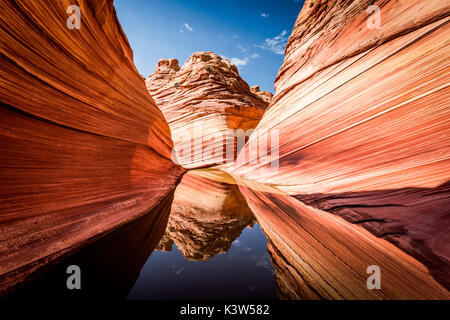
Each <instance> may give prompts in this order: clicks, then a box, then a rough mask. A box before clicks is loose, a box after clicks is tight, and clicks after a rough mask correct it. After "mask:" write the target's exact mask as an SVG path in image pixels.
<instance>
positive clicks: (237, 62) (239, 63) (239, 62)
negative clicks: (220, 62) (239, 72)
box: [229, 58, 248, 67]
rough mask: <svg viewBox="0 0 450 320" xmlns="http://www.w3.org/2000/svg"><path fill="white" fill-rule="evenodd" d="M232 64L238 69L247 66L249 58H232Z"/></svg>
mask: <svg viewBox="0 0 450 320" xmlns="http://www.w3.org/2000/svg"><path fill="white" fill-rule="evenodd" d="M229 60H230V62H231V63H232V64H234V65H235V66H236V67H243V66H245V65H247V63H248V58H244V59H239V58H231V59H229Z"/></svg>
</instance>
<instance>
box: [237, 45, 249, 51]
mask: <svg viewBox="0 0 450 320" xmlns="http://www.w3.org/2000/svg"><path fill="white" fill-rule="evenodd" d="M237 47H238V48H239V49H240V50H241V51H242V52H248V49H247V48H245V47H243V46H241V45H240V44H239V45H238V46H237Z"/></svg>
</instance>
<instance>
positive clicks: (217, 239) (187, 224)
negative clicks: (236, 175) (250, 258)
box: [157, 171, 254, 261]
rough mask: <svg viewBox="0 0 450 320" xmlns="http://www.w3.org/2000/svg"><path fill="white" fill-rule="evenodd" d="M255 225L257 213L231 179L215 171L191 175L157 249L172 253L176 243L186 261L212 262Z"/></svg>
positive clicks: (180, 188)
mask: <svg viewBox="0 0 450 320" xmlns="http://www.w3.org/2000/svg"><path fill="white" fill-rule="evenodd" d="M225 180H228V181H225ZM253 223H254V217H253V214H252V213H251V211H250V208H249V207H248V205H247V203H246V202H245V199H244V198H243V196H242V194H241V193H240V191H239V188H238V187H237V186H236V185H235V184H233V183H232V180H231V177H229V176H228V175H226V174H225V173H220V174H219V175H216V174H215V173H214V171H192V172H188V173H187V174H185V175H184V177H183V179H182V181H181V183H180V184H179V185H178V187H177V189H176V191H175V198H174V202H173V205H172V212H171V214H170V218H169V223H168V226H167V229H166V234H165V235H164V236H163V238H162V239H161V241H160V243H159V244H158V247H157V249H158V250H161V251H170V250H171V249H172V245H173V243H174V242H175V243H176V245H177V247H178V249H179V250H180V251H181V253H182V254H183V255H184V257H185V258H186V259H189V260H202V261H204V260H208V259H209V258H211V257H213V256H214V255H216V254H223V253H225V252H227V251H228V250H229V248H230V247H231V244H232V243H233V241H234V240H236V238H237V237H239V235H240V234H241V232H242V230H243V229H244V228H245V227H247V226H252V225H253Z"/></svg>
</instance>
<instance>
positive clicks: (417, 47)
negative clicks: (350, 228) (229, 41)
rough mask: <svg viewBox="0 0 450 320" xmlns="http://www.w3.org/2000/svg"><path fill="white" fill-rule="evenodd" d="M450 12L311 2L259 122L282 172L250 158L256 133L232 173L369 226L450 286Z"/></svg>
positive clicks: (340, 0)
mask: <svg viewBox="0 0 450 320" xmlns="http://www.w3.org/2000/svg"><path fill="white" fill-rule="evenodd" d="M371 5H375V6H377V7H378V8H379V9H380V18H381V19H380V22H381V24H380V25H379V26H378V28H377V26H376V25H375V23H376V19H375V17H374V16H373V15H375V14H376V10H374V9H376V7H371V8H370V9H371V10H369V11H370V13H369V12H368V11H367V9H369V6H371ZM449 16H450V3H449V2H448V1H428V0H418V1H381V0H380V1H373V0H360V1H349V0H334V1H325V0H314V1H310V0H307V1H305V4H304V6H303V9H302V11H301V12H300V14H299V16H298V18H297V21H296V23H295V26H294V28H293V30H292V34H291V36H290V38H289V40H288V43H287V46H286V50H285V59H284V63H283V65H282V66H281V69H280V71H279V73H278V76H277V78H276V81H275V95H274V97H273V100H272V101H271V105H270V107H269V108H268V109H267V111H266V112H265V113H264V116H263V118H262V119H261V121H260V123H259V124H258V126H257V131H258V132H260V133H261V134H262V133H264V132H266V133H267V132H271V131H272V132H273V131H276V132H277V133H278V136H279V149H278V150H277V152H278V155H279V156H278V160H279V166H275V167H270V163H269V162H271V161H272V159H270V158H268V157H265V156H264V155H262V153H261V152H259V154H256V153H254V154H253V155H252V156H249V151H250V150H251V149H252V148H251V147H250V146H252V145H257V146H258V148H259V147H260V146H259V145H258V142H256V140H255V139H256V136H252V137H250V140H249V143H248V144H247V145H246V148H245V149H243V150H242V151H241V153H240V154H239V157H238V159H237V160H236V162H235V163H234V165H233V167H232V168H230V169H229V170H230V172H232V174H233V175H236V176H240V177H242V178H244V179H248V180H253V181H257V182H260V183H264V184H270V185H272V186H276V187H277V188H278V189H281V190H283V191H285V192H287V193H289V194H291V195H293V196H295V197H296V198H297V199H299V200H301V201H303V202H304V203H307V204H308V205H310V206H313V207H316V208H320V209H323V210H326V211H328V212H333V213H335V214H337V215H339V216H341V217H343V218H344V219H346V220H347V221H350V222H352V223H355V224H358V225H361V226H364V227H366V228H367V229H368V230H370V231H371V232H373V233H374V234H376V235H377V236H379V237H382V238H384V239H386V240H389V241H390V242H392V243H394V244H396V245H397V246H399V247H400V248H402V249H403V250H404V251H406V252H407V253H409V254H411V255H412V256H414V257H416V258H417V259H419V260H420V261H421V262H422V263H424V264H425V265H426V266H427V267H428V268H429V269H430V272H431V273H432V275H433V276H434V277H435V278H436V279H438V280H439V281H440V282H441V283H442V284H444V285H445V286H446V287H447V288H449V287H450V279H449V277H448V275H449V274H450V263H449V261H450V238H449V237H450V211H449V210H448V208H449V207H450V197H449V190H450V189H449V183H448V181H449V180H450V170H449V168H450V139H449V138H448V137H449V136H450V122H449V119H450V108H449V103H448V101H450V90H449V87H448V78H449V71H450V67H449V66H450V60H449V57H450V46H449V45H448V39H449V38H450V23H449V20H450V17H449ZM278 251H279V250H278Z"/></svg>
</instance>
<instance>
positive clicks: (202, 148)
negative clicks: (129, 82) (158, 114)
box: [146, 52, 270, 168]
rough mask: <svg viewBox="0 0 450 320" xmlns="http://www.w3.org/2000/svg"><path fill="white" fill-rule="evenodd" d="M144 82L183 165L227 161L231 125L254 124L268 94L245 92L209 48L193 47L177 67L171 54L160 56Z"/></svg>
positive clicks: (232, 69) (236, 74)
mask: <svg viewBox="0 0 450 320" xmlns="http://www.w3.org/2000/svg"><path fill="white" fill-rule="evenodd" d="M146 85H147V89H148V90H149V92H150V94H151V95H152V97H153V98H154V99H155V101H156V104H157V105H158V107H159V108H160V109H161V110H162V112H163V113H164V116H165V117H166V119H167V121H168V122H169V126H170V128H171V132H172V137H173V141H174V144H175V148H176V150H177V154H176V159H177V161H178V163H180V164H181V165H182V166H183V167H185V168H200V167H207V166H212V165H216V164H222V163H224V162H230V161H233V160H234V159H235V156H236V155H237V152H236V151H235V149H236V141H235V139H234V136H233V131H234V129H242V130H243V131H244V132H245V131H246V130H248V129H251V128H255V127H256V125H257V124H258V122H259V120H260V119H261V117H262V115H263V113H264V110H265V109H266V108H267V105H268V100H269V96H270V93H264V92H262V93H261V92H259V90H258V92H256V91H254V92H252V91H250V87H249V86H248V84H247V83H246V82H245V81H244V80H243V79H242V78H241V76H240V75H239V72H238V69H237V68H236V66H234V65H233V64H232V63H231V62H230V61H229V60H227V59H223V58H221V57H220V56H218V55H217V54H215V53H213V52H196V53H194V54H193V55H192V56H191V57H190V58H189V59H188V60H187V61H186V62H185V63H184V65H183V66H182V67H181V68H180V67H179V66H178V60H176V59H169V60H160V61H159V62H158V65H157V67H156V69H155V72H154V73H153V74H152V75H150V77H149V78H148V79H147V80H146ZM227 145H228V147H229V152H228V155H227V152H226V146H227ZM242 145H243V143H242Z"/></svg>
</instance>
